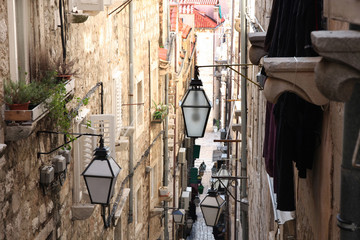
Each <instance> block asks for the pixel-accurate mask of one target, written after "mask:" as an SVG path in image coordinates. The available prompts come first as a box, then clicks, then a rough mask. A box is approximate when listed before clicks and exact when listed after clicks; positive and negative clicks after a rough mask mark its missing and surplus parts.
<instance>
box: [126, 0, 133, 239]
mask: <svg viewBox="0 0 360 240" xmlns="http://www.w3.org/2000/svg"><path fill="white" fill-rule="evenodd" d="M133 9H134V6H133V2H132V1H131V2H130V4H129V104H130V105H129V124H130V125H132V124H133V121H134V112H133V111H134V110H133V108H134V106H133V103H134V66H133V64H134V54H133V51H134V28H133V27H134V19H133V11H134V10H133ZM133 158H134V135H133V134H130V135H129V188H130V194H129V217H128V223H132V222H133V211H134V206H133V204H134V203H133V202H134V201H133V198H134V176H133V175H134V162H133ZM127 232H128V234H130V233H129V232H130V231H127ZM128 237H130V236H128Z"/></svg>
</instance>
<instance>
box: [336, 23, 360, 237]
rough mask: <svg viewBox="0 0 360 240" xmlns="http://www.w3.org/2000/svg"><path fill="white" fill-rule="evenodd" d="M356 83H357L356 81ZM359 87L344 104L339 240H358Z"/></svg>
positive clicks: (357, 29)
mask: <svg viewBox="0 0 360 240" xmlns="http://www.w3.org/2000/svg"><path fill="white" fill-rule="evenodd" d="M349 29H350V30H355V31H359V30H360V26H359V25H355V24H350V27H349ZM356 80H358V79H356ZM359 103H360V83H359V81H357V84H355V86H354V90H353V93H352V96H351V98H350V100H349V101H348V102H346V103H345V111H344V135H343V160H342V164H341V200H340V214H339V215H338V216H337V220H338V226H339V227H340V239H341V240H345V239H346V240H355V239H360V207H359V196H360V189H359V187H358V184H359V183H360V168H359V165H358V162H359V159H360V157H359V142H358V141H359V140H360V139H359V138H360V135H359V133H360V117H359V116H360V108H359Z"/></svg>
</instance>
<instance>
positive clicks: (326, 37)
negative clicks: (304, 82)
mask: <svg viewBox="0 0 360 240" xmlns="http://www.w3.org/2000/svg"><path fill="white" fill-rule="evenodd" d="M311 40H312V43H313V46H314V49H315V51H317V53H319V54H320V55H321V56H322V57H323V58H322V60H321V61H320V63H319V64H318V66H317V67H316V72H315V74H316V79H315V80H316V84H317V86H318V88H319V90H320V91H321V92H322V93H323V94H324V95H325V96H326V97H328V98H329V99H331V100H334V101H341V102H346V101H348V100H349V98H350V96H351V95H352V92H353V88H354V84H355V83H356V82H359V80H360V62H359V59H360V45H359V42H360V32H358V31H350V30H349V31H315V32H312V33H311Z"/></svg>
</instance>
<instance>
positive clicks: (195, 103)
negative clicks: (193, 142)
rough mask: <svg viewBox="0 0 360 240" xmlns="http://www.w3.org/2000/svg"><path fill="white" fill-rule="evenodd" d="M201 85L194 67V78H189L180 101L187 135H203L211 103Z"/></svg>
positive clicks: (194, 136) (195, 136)
mask: <svg viewBox="0 0 360 240" xmlns="http://www.w3.org/2000/svg"><path fill="white" fill-rule="evenodd" d="M201 86H202V82H201V80H200V79H199V70H198V68H197V67H195V78H194V79H192V80H191V82H190V89H189V90H188V91H187V92H186V93H185V96H184V98H183V100H182V101H181V103H180V107H181V109H182V113H183V117H184V122H185V130H186V135H187V136H188V137H193V138H198V137H204V134H205V128H206V123H207V121H208V119H209V114H210V109H211V104H210V101H209V99H208V97H207V96H206V94H205V91H204V89H202V88H201Z"/></svg>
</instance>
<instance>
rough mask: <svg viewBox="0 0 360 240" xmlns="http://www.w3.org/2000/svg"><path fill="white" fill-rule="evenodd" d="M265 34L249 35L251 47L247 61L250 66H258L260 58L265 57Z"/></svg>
mask: <svg viewBox="0 0 360 240" xmlns="http://www.w3.org/2000/svg"><path fill="white" fill-rule="evenodd" d="M265 38H266V32H256V33H249V41H250V43H251V47H250V49H249V59H250V62H251V63H252V64H255V65H259V63H260V60H261V58H262V57H264V56H265V55H267V52H266V51H265V50H264V43H265Z"/></svg>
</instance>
